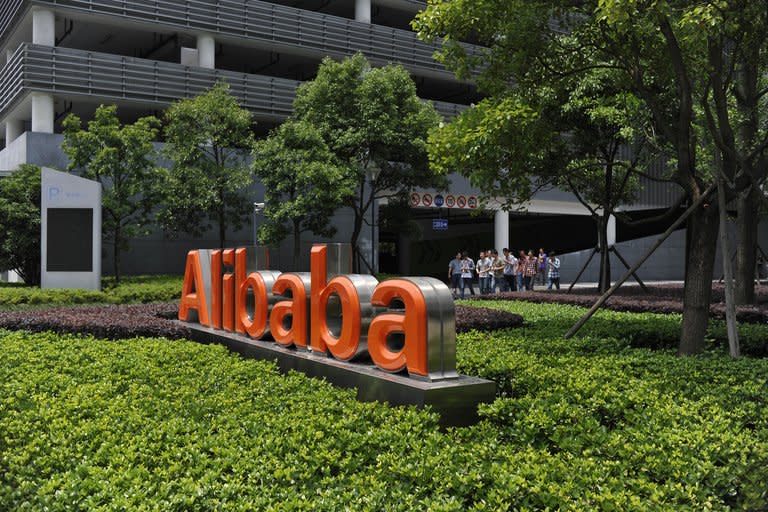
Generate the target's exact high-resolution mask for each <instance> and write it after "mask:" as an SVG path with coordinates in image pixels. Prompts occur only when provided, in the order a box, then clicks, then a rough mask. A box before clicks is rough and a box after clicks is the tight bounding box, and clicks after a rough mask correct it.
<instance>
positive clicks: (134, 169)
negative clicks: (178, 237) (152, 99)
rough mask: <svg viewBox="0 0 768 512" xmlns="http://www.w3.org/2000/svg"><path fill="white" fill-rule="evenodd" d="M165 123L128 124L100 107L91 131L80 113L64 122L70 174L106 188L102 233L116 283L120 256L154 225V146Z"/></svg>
mask: <svg viewBox="0 0 768 512" xmlns="http://www.w3.org/2000/svg"><path fill="white" fill-rule="evenodd" d="M159 124H160V122H159V121H158V120H157V119H156V118H155V117H151V116H150V117H142V118H141V119H139V120H138V121H136V122H135V123H133V124H125V125H123V124H121V122H120V120H119V119H118V117H117V107H116V106H115V105H100V106H99V108H97V109H96V113H95V115H94V118H93V120H91V121H89V122H88V128H87V129H83V128H82V125H81V121H80V118H79V117H78V116H76V115H74V114H70V115H68V116H67V117H66V118H65V119H64V122H63V127H64V142H63V143H62V146H61V147H62V149H63V150H64V153H65V154H66V155H67V157H69V165H68V169H69V170H70V171H73V170H76V171H79V172H80V174H81V175H82V176H83V177H84V178H88V179H90V180H94V181H98V182H99V183H100V184H101V188H102V196H101V208H102V231H103V233H104V239H105V240H106V241H107V242H109V243H111V244H112V247H113V250H112V262H113V268H114V275H115V281H116V282H120V265H121V262H120V254H121V253H122V252H123V251H127V250H128V249H129V248H130V239H131V238H134V237H136V236H138V235H140V234H143V233H145V230H146V227H147V226H148V225H149V223H150V222H151V220H152V217H151V215H152V209H153V207H154V205H155V204H156V197H155V190H156V186H155V184H156V183H157V178H158V176H159V173H158V171H157V169H156V168H155V150H154V146H153V141H154V140H155V139H156V137H157V134H158V129H159Z"/></svg>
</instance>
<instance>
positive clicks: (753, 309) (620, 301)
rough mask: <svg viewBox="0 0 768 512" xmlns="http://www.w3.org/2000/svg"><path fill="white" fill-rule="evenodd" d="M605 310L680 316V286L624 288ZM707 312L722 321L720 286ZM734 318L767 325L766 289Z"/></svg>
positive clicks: (586, 299)
mask: <svg viewBox="0 0 768 512" xmlns="http://www.w3.org/2000/svg"><path fill="white" fill-rule="evenodd" d="M599 298H600V294H598V293H597V291H596V290H594V289H587V288H574V289H573V290H572V291H571V293H565V289H563V290H560V291H559V292H556V291H548V290H545V289H542V290H540V291H532V292H505V293H496V294H491V295H483V296H477V295H476V296H475V297H474V299H475V300H525V301H529V302H544V303H558V304H571V305H574V306H583V307H587V308H589V307H592V305H593V304H594V303H595V302H597V300H598V299H599ZM604 307H605V308H606V309H612V310H614V311H627V312H631V313H682V312H683V287H682V285H653V286H648V292H645V291H643V289H642V288H640V287H639V286H624V287H621V288H619V290H618V291H617V292H616V294H615V295H613V296H611V298H610V299H608V301H607V302H606V303H605V306H604ZM710 313H711V315H712V317H713V318H718V319H725V290H724V286H723V285H722V284H718V283H716V284H713V285H712V306H711V307H710ZM736 316H737V318H738V320H739V321H740V322H745V323H767V322H768V287H766V286H759V287H758V289H757V305H754V306H739V307H738V308H737V310H736Z"/></svg>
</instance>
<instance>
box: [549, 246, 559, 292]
mask: <svg viewBox="0 0 768 512" xmlns="http://www.w3.org/2000/svg"><path fill="white" fill-rule="evenodd" d="M547 266H548V267H549V286H548V287H547V290H551V289H552V285H555V287H556V288H557V289H558V290H559V289H560V258H558V257H557V255H556V254H555V251H549V257H548V258H547Z"/></svg>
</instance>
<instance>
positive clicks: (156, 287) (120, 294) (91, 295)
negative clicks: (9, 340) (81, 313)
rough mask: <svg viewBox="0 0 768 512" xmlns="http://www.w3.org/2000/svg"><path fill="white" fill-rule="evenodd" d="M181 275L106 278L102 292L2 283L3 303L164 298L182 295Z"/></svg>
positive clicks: (124, 301)
mask: <svg viewBox="0 0 768 512" xmlns="http://www.w3.org/2000/svg"><path fill="white" fill-rule="evenodd" d="M181 281H182V278H181V277H179V276H137V277H128V278H124V279H123V281H122V282H121V283H120V284H119V285H115V283H114V280H112V279H110V278H105V279H104V280H103V282H102V285H103V290H102V291H100V292H95V291H89V290H69V289H64V290H57V289H54V290H41V289H40V288H36V287H26V286H25V287H18V286H9V287H0V307H8V306H21V305H43V304H45V305H54V306H55V305H65V304H93V303H107V304H128V303H134V302H141V303H147V302H163V301H171V300H178V299H179V297H180V296H181Z"/></svg>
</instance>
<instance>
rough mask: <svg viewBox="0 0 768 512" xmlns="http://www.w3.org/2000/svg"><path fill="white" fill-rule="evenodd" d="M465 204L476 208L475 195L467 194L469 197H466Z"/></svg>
mask: <svg viewBox="0 0 768 512" xmlns="http://www.w3.org/2000/svg"><path fill="white" fill-rule="evenodd" d="M467 206H469V207H470V208H477V197H476V196H469V199H467Z"/></svg>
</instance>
